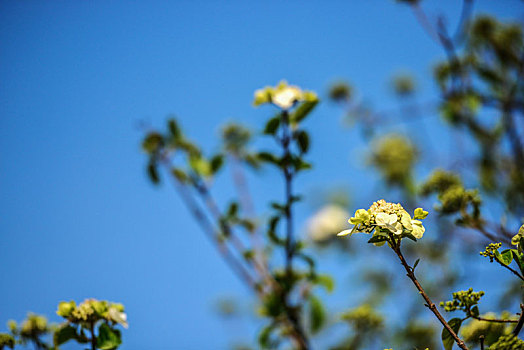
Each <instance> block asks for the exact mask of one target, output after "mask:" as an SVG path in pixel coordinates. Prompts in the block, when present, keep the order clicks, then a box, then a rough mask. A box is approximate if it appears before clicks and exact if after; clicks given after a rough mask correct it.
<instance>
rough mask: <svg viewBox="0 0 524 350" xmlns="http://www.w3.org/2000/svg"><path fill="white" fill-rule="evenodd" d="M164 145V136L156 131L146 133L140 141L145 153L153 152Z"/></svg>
mask: <svg viewBox="0 0 524 350" xmlns="http://www.w3.org/2000/svg"><path fill="white" fill-rule="evenodd" d="M162 146H164V137H163V136H162V135H160V134H159V133H157V132H151V133H149V134H147V136H146V137H145V138H144V141H143V142H142V149H143V150H144V151H146V152H147V153H153V152H155V151H157V150H158V149H159V148H160V147H162Z"/></svg>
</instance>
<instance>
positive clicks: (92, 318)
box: [56, 299, 128, 328]
mask: <svg viewBox="0 0 524 350" xmlns="http://www.w3.org/2000/svg"><path fill="white" fill-rule="evenodd" d="M56 313H57V315H59V316H62V317H63V318H65V319H67V320H68V321H69V322H71V323H76V324H86V323H96V322H98V321H100V320H106V321H110V322H114V323H118V324H121V325H122V326H123V327H125V328H127V327H128V324H127V315H126V314H125V313H124V306H123V305H122V304H119V303H110V302H108V301H106V300H96V299H86V300H84V302H82V303H81V304H80V305H76V303H75V302H74V301H73V300H71V301H69V302H68V301H62V302H60V304H58V310H57V311H56Z"/></svg>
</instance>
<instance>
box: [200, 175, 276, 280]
mask: <svg viewBox="0 0 524 350" xmlns="http://www.w3.org/2000/svg"><path fill="white" fill-rule="evenodd" d="M196 189H197V192H198V193H199V194H200V195H201V196H202V199H203V200H204V203H205V204H206V206H207V208H208V209H209V211H210V212H211V213H212V215H213V216H214V218H215V220H216V221H217V222H220V219H221V217H222V213H221V212H220V209H219V208H218V205H217V204H216V201H215V200H214V198H213V196H212V195H211V193H210V192H209V189H208V188H207V186H206V185H205V183H203V181H200V183H199V184H198V185H197V186H196ZM222 228H223V229H224V230H225V232H226V234H227V236H228V237H230V239H231V242H232V243H233V245H234V247H235V249H236V250H237V251H238V252H239V254H242V253H243V252H245V251H246V250H247V249H246V247H245V246H244V243H243V242H242V241H241V240H240V238H238V237H237V235H236V234H235V233H234V231H233V228H232V227H231V226H230V225H229V224H227V223H223V225H222ZM248 263H252V264H253V266H254V268H255V269H256V270H257V272H258V273H260V274H261V275H262V276H263V277H264V279H265V280H266V281H267V282H269V283H271V284H278V283H277V282H276V281H275V280H274V278H273V277H272V276H271V274H270V273H269V271H268V269H267V266H265V265H264V264H263V263H261V262H260V261H259V260H258V259H257V258H256V257H254V259H252V260H248Z"/></svg>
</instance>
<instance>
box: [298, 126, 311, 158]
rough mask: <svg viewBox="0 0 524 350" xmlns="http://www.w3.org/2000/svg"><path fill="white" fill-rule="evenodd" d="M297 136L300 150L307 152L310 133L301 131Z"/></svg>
mask: <svg viewBox="0 0 524 350" xmlns="http://www.w3.org/2000/svg"><path fill="white" fill-rule="evenodd" d="M296 138H297V144H298V148H299V149H300V152H301V153H306V152H307V151H308V150H309V135H308V134H307V132H305V131H299V132H298V133H297V135H296Z"/></svg>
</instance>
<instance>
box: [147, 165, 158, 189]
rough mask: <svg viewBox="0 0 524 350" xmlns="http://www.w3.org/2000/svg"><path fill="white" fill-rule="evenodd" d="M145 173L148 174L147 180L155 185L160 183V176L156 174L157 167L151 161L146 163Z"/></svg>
mask: <svg viewBox="0 0 524 350" xmlns="http://www.w3.org/2000/svg"><path fill="white" fill-rule="evenodd" d="M147 175H149V180H151V182H152V183H154V184H155V185H157V184H159V183H160V176H159V175H158V169H157V167H156V164H155V163H154V162H152V161H150V162H149V164H148V165H147Z"/></svg>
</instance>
